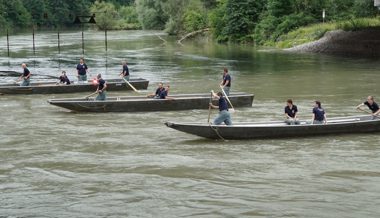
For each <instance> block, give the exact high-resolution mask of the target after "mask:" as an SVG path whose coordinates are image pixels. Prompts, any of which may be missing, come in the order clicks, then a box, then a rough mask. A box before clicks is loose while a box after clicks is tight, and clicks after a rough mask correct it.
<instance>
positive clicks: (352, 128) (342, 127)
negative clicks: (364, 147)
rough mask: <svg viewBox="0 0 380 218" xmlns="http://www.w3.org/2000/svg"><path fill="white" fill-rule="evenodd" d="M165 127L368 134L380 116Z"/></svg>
mask: <svg viewBox="0 0 380 218" xmlns="http://www.w3.org/2000/svg"><path fill="white" fill-rule="evenodd" d="M165 124H166V126H168V127H170V128H172V129H175V130H178V131H181V132H185V133H188V134H192V135H196V136H200V137H204V138H209V139H236V140H239V139H273V138H292V137H306V136H317V135H331V134H333V135H335V134H347V133H350V134H353V133H369V132H379V131H380V119H379V118H378V117H373V116H371V115H370V116H368V115H367V116H353V117H341V118H333V119H329V120H328V122H327V124H311V122H310V121H301V122H300V124H299V125H288V124H287V123H285V122H252V123H233V125H231V126H225V125H210V124H207V123H204V124H200V123H174V122H166V123H165Z"/></svg>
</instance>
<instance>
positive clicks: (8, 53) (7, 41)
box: [7, 29, 10, 57]
mask: <svg viewBox="0 0 380 218" xmlns="http://www.w3.org/2000/svg"><path fill="white" fill-rule="evenodd" d="M7 51H8V57H10V53H9V30H8V29H7Z"/></svg>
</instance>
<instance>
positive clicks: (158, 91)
mask: <svg viewBox="0 0 380 218" xmlns="http://www.w3.org/2000/svg"><path fill="white" fill-rule="evenodd" d="M163 91H165V88H164V84H163V83H162V82H160V83H158V88H157V89H156V91H155V92H154V93H152V94H149V95H148V96H147V97H148V98H157V99H159V98H161V92H163ZM164 95H165V94H163V96H164ZM165 96H166V95H165Z"/></svg>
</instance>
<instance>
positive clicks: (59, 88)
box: [0, 78, 149, 94]
mask: <svg viewBox="0 0 380 218" xmlns="http://www.w3.org/2000/svg"><path fill="white" fill-rule="evenodd" d="M130 83H131V84H132V85H133V86H134V87H135V88H136V89H147V88H148V84H149V81H148V80H145V79H142V78H138V79H131V81H130ZM96 88H97V86H96V85H94V84H93V83H92V81H90V80H89V81H87V82H84V83H72V84H70V85H63V84H57V83H56V82H54V81H53V82H52V81H50V82H36V83H33V82H31V85H30V86H19V85H17V84H3V85H0V93H1V94H57V93H74V92H94V91H96ZM107 90H109V91H123V90H132V89H131V87H130V86H129V85H127V84H126V83H125V81H124V80H122V79H109V80H107Z"/></svg>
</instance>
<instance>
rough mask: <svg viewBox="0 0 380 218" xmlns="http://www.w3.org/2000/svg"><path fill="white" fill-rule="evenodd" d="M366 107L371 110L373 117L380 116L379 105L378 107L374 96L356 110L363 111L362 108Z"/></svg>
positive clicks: (369, 97)
mask: <svg viewBox="0 0 380 218" xmlns="http://www.w3.org/2000/svg"><path fill="white" fill-rule="evenodd" d="M364 105H367V107H368V108H369V109H370V110H371V112H372V115H373V116H375V117H377V116H378V115H379V114H380V108H379V105H377V103H376V102H375V99H374V98H373V96H368V97H367V101H366V102H364V103H361V104H359V105H358V106H357V107H356V108H357V109H361V107H363V106H364Z"/></svg>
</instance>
